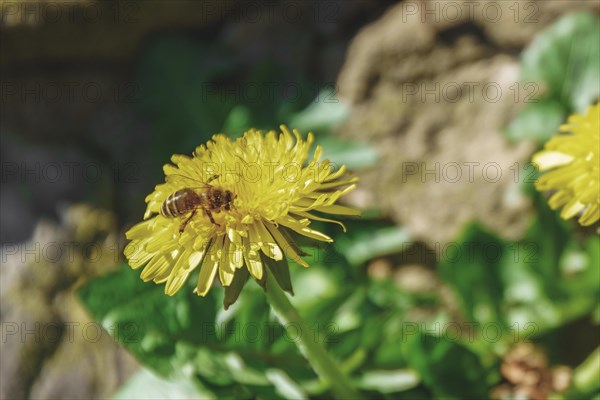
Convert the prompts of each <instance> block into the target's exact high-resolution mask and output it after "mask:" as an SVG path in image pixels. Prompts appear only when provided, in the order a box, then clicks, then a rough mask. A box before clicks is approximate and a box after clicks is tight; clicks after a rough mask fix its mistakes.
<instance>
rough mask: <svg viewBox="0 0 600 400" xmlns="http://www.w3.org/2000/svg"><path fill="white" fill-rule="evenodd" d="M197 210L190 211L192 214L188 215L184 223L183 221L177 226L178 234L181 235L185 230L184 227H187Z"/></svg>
mask: <svg viewBox="0 0 600 400" xmlns="http://www.w3.org/2000/svg"><path fill="white" fill-rule="evenodd" d="M196 211H197V210H194V211H192V213H191V214H190V216H189V217H187V219H186V220H185V221H183V223H182V224H181V225H180V226H179V234H182V233H183V231H184V230H185V227H186V226H187V224H188V223H189V222H190V220H191V219H192V217H193V216H194V215H195V214H196Z"/></svg>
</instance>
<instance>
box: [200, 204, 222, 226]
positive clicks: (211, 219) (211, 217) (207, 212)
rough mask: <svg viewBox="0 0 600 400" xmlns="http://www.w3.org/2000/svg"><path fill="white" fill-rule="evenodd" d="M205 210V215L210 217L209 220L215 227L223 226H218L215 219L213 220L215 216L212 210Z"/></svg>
mask: <svg viewBox="0 0 600 400" xmlns="http://www.w3.org/2000/svg"><path fill="white" fill-rule="evenodd" d="M203 210H204V213H205V214H206V215H207V216H208V218H209V219H210V222H212V223H213V224H214V225H216V226H221V225H219V224H217V223H216V222H215V219H214V218H213V216H212V213H211V212H210V210H209V209H206V208H204V209H203Z"/></svg>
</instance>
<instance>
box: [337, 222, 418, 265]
mask: <svg viewBox="0 0 600 400" xmlns="http://www.w3.org/2000/svg"><path fill="white" fill-rule="evenodd" d="M411 243H412V242H411V241H410V235H409V234H408V232H407V231H406V229H404V228H402V227H397V226H391V227H378V228H376V229H375V230H363V231H362V232H360V233H358V234H356V235H346V236H342V237H340V238H339V240H338V245H337V248H338V249H339V251H340V253H342V254H344V255H345V256H346V259H347V260H348V262H349V263H350V265H353V266H357V265H361V264H362V263H364V262H366V261H368V260H371V259H373V258H375V257H380V256H384V255H388V254H393V253H400V252H402V251H404V250H406V248H407V246H408V245H410V244H411Z"/></svg>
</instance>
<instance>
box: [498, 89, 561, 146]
mask: <svg viewBox="0 0 600 400" xmlns="http://www.w3.org/2000/svg"><path fill="white" fill-rule="evenodd" d="M565 117H566V112H565V108H564V106H563V105H562V104H561V103H560V102H558V101H557V100H554V99H544V100H540V101H539V102H537V103H529V104H527V106H525V108H524V109H523V110H522V111H521V112H520V113H519V114H518V115H517V116H516V117H515V119H513V120H512V121H511V123H510V124H509V125H508V127H507V128H506V131H505V134H506V136H507V137H508V138H509V139H510V140H513V141H517V140H521V139H525V138H528V139H534V140H536V141H538V142H540V143H541V142H545V141H547V140H548V139H550V137H552V136H554V135H555V134H556V132H557V131H558V127H559V126H560V124H561V123H562V122H563V121H564V120H565Z"/></svg>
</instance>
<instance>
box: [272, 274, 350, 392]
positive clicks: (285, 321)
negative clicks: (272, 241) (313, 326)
mask: <svg viewBox="0 0 600 400" xmlns="http://www.w3.org/2000/svg"><path fill="white" fill-rule="evenodd" d="M265 293H266V295H267V299H268V300H269V303H270V304H271V307H272V308H273V310H274V311H275V314H276V315H277V317H278V318H279V320H280V322H281V324H282V325H283V326H284V327H285V329H286V330H287V329H288V327H289V326H292V325H293V326H294V327H293V328H291V330H292V331H293V332H290V334H291V335H298V341H297V342H296V343H297V344H298V347H299V349H300V352H302V354H303V355H304V356H305V357H306V358H307V359H308V362H309V363H310V365H311V366H312V367H313V369H314V370H315V372H316V373H317V375H318V376H319V377H320V378H321V379H322V380H323V381H325V382H326V383H327V384H329V385H330V387H331V390H332V391H333V393H334V395H335V397H336V398H338V399H357V398H359V395H358V393H357V392H356V391H355V390H354V388H353V387H352V383H351V382H350V379H348V377H347V376H346V375H344V374H343V373H342V371H341V370H340V367H339V365H338V364H337V363H336V362H335V361H334V360H333V359H332V358H331V356H330V355H329V353H328V352H327V350H325V347H323V344H322V343H320V342H318V341H316V340H313V338H312V336H311V335H309V334H308V332H310V329H309V327H308V325H307V324H306V322H305V321H304V319H302V317H301V316H300V314H298V311H297V310H296V308H294V306H293V305H292V303H290V301H289V299H288V298H287V296H286V294H285V293H284V291H283V290H282V289H281V287H279V284H278V283H277V281H276V280H275V278H274V277H273V275H272V274H267V290H266V292H265ZM298 332H299V333H298Z"/></svg>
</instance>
